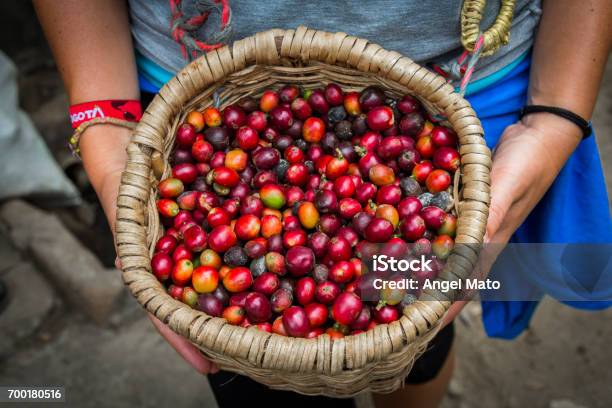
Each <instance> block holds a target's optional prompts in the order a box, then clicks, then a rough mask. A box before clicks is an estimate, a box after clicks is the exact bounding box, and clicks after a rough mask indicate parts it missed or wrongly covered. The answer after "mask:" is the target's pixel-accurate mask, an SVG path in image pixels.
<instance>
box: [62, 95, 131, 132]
mask: <svg viewBox="0 0 612 408" xmlns="http://www.w3.org/2000/svg"><path fill="white" fill-rule="evenodd" d="M141 117H142V106H140V101H136V100H106V101H92V102H83V103H79V104H78V105H72V106H71V107H70V121H71V122H72V128H73V129H76V128H78V127H79V126H80V125H81V124H83V123H85V122H88V121H90V120H92V119H95V118H115V119H121V120H127V121H128V122H138V121H139V120H140V118H141Z"/></svg>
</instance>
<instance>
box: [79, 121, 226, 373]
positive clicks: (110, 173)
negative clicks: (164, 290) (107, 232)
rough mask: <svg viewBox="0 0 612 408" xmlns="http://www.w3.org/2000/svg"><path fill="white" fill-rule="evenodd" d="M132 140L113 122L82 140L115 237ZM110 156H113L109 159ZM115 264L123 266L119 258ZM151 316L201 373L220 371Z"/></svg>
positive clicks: (89, 170)
mask: <svg viewBox="0 0 612 408" xmlns="http://www.w3.org/2000/svg"><path fill="white" fill-rule="evenodd" d="M129 140H130V131H129V130H128V129H125V128H120V127H116V126H112V125H97V126H93V127H91V128H89V129H87V132H85V134H84V135H83V138H82V140H81V147H83V145H85V148H84V149H83V148H82V149H81V150H82V151H83V152H84V154H83V163H84V165H85V169H86V171H87V174H88V176H89V178H90V180H91V183H92V186H93V187H94V189H95V190H96V193H97V195H98V199H99V200H100V204H101V205H102V208H103V209H104V213H105V214H106V218H107V220H108V224H109V226H110V227H111V231H112V232H113V236H114V235H115V218H116V215H117V196H118V194H119V185H120V184H121V173H122V172H123V169H124V167H125V162H126V160H127V155H126V153H125V149H126V147H127V144H128V142H129ZM109 142H110V143H109ZM88 143H92V144H93V143H96V149H92V148H91V147H89V148H87V144H88ZM104 150H107V151H104ZM90 152H94V154H91V153H90ZM92 156H93V157H92ZM109 158H112V159H110V160H109ZM115 266H117V269H121V263H120V261H119V258H117V259H116V261H115ZM148 316H149V318H150V319H151V322H152V323H153V326H155V328H156V329H157V331H158V332H159V334H161V336H162V337H163V338H164V339H165V340H166V341H167V342H168V343H169V344H170V345H171V346H172V348H173V349H174V350H176V352H177V353H179V354H180V356H181V357H183V359H185V361H187V362H188V363H189V364H190V365H191V366H192V367H193V368H195V369H196V370H197V371H198V372H199V373H201V374H214V373H216V372H218V371H219V368H218V367H217V366H216V365H215V364H214V363H212V362H210V361H209V360H207V359H206V358H205V357H204V356H203V355H202V353H201V352H200V351H199V350H198V349H197V348H196V347H195V346H194V345H193V344H191V343H190V342H189V340H187V339H185V338H183V337H181V336H180V335H178V334H176V333H174V332H173V331H172V330H171V329H170V328H169V327H168V326H167V325H165V324H164V323H162V322H161V321H160V320H158V319H157V318H156V317H155V316H153V315H151V314H150V313H148Z"/></svg>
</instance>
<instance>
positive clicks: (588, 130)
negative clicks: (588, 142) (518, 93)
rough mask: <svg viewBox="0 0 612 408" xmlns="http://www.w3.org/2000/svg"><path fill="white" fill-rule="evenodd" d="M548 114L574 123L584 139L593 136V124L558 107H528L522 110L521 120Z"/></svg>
mask: <svg viewBox="0 0 612 408" xmlns="http://www.w3.org/2000/svg"><path fill="white" fill-rule="evenodd" d="M539 112H546V113H552V114H553V115H557V116H559V117H562V118H563V119H567V120H569V121H570V122H572V123H574V124H575V125H576V126H578V127H579V128H580V130H582V138H583V139H586V138H587V137H589V136H591V134H593V127H592V126H591V122H590V121H588V120H586V119H584V118H583V117H582V116H580V115H576V114H575V113H574V112H572V111H569V110H567V109H563V108H558V107H556V106H544V105H526V106H524V107H523V109H521V113H520V119H522V118H523V116H525V115H529V114H530V113H539Z"/></svg>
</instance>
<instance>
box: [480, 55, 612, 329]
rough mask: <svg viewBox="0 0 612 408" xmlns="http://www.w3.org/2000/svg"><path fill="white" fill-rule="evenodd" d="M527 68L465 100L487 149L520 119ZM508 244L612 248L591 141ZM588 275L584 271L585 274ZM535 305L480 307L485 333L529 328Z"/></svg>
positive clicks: (611, 225)
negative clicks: (602, 245) (604, 245)
mask: <svg viewBox="0 0 612 408" xmlns="http://www.w3.org/2000/svg"><path fill="white" fill-rule="evenodd" d="M530 63H531V58H526V59H525V60H523V61H521V63H520V64H518V66H516V67H515V68H514V69H513V70H512V71H511V72H509V73H508V74H507V76H506V77H504V78H503V79H502V80H500V81H499V82H497V83H495V84H493V85H492V86H490V87H488V88H486V89H484V90H481V91H479V92H476V93H473V94H471V95H469V96H468V100H469V101H470V103H471V104H472V106H473V107H474V110H475V111H476V113H477V114H478V117H479V118H480V120H481V121H482V125H483V128H484V131H485V138H486V141H487V145H488V146H489V147H490V148H493V147H494V146H495V145H496V144H497V142H498V141H499V139H500V137H501V135H502V133H503V131H504V129H505V128H506V127H508V126H510V125H511V124H513V123H515V122H516V121H517V120H518V118H519V111H520V109H521V107H522V106H523V105H524V104H525V101H526V100H527V88H528V84H529V68H530ZM511 242H516V243H612V220H611V218H610V209H609V206H608V197H607V193H606V187H605V181H604V176H603V171H602V167H601V161H600V158H599V153H598V150H597V145H596V143H595V137H594V136H591V137H589V138H587V139H584V140H583V141H582V142H581V143H580V145H579V146H578V148H577V149H576V151H575V152H574V153H573V154H572V156H571V157H570V159H569V160H568V162H567V163H566V164H565V166H564V167H563V169H562V170H561V172H560V174H559V176H558V177H557V179H556V180H555V182H554V183H553V185H552V186H551V188H550V189H549V191H548V192H547V193H546V195H545V196H544V198H543V199H542V200H541V202H540V203H539V204H538V205H537V206H536V208H535V209H534V210H533V211H532V212H531V214H530V215H529V216H528V217H527V219H526V220H525V222H524V223H523V225H521V226H520V227H519V229H518V230H517V231H516V233H515V234H514V236H513V237H512V238H511ZM591 272H592V271H589V270H584V273H586V274H588V273H591ZM531 273H537V271H531ZM537 289H541V288H537ZM544 291H545V289H544ZM565 303H567V304H569V305H570V306H573V307H576V308H580V309H587V310H600V309H603V308H606V307H609V306H611V305H612V302H608V301H599V302H592V301H584V302H565ZM537 304H538V302H537V301H508V302H498V301H487V302H483V304H482V309H483V315H482V318H483V323H484V326H485V330H486V332H487V334H488V335H489V336H491V337H500V338H506V339H512V338H514V337H516V336H518V335H519V334H520V333H521V332H522V331H523V330H524V329H525V328H526V327H527V326H528V324H529V321H530V319H531V317H532V315H533V313H534V312H535V310H536V307H537Z"/></svg>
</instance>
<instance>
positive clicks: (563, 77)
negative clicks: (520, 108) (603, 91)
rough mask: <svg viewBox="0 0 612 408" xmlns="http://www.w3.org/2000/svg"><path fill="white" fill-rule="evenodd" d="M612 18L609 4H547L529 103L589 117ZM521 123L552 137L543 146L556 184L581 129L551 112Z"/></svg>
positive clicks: (604, 0)
mask: <svg viewBox="0 0 612 408" xmlns="http://www.w3.org/2000/svg"><path fill="white" fill-rule="evenodd" d="M611 19H612V3H610V1H609V0H590V1H575V0H545V1H544V6H543V13H542V20H541V22H540V26H539V29H538V33H537V36H536V41H535V44H534V50H533V62H532V68H531V77H530V83H529V101H528V103H529V104H534V105H549V106H558V107H561V108H565V109H568V110H570V111H572V112H575V113H576V114H578V115H580V116H582V117H584V118H586V119H589V118H590V117H591V114H592V112H593V108H594V106H595V102H596V100H597V93H598V91H599V86H600V84H601V79H602V76H603V71H604V68H605V64H606V60H607V58H608V52H609V49H610V41H611V34H612V33H611V32H610V26H609V24H610V20H611ZM523 123H525V124H526V125H527V126H530V127H533V128H536V129H538V130H541V131H543V132H544V135H548V137H546V136H544V137H543V138H542V140H541V142H542V144H543V145H544V150H545V151H546V152H547V156H548V159H549V161H550V164H551V166H552V168H551V172H550V173H551V176H552V179H554V177H555V176H556V172H558V171H559V170H560V169H561V168H562V167H563V165H564V163H565V162H566V161H567V159H568V158H569V156H570V155H571V153H572V152H573V151H574V149H575V148H576V146H577V145H578V143H579V142H580V140H581V137H582V133H581V131H580V129H579V128H578V127H577V126H576V125H574V124H572V123H571V122H569V121H567V120H565V119H562V118H559V117H557V116H554V115H552V114H548V113H539V114H531V115H528V116H526V117H525V118H524V119H523ZM551 182H552V180H551Z"/></svg>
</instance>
